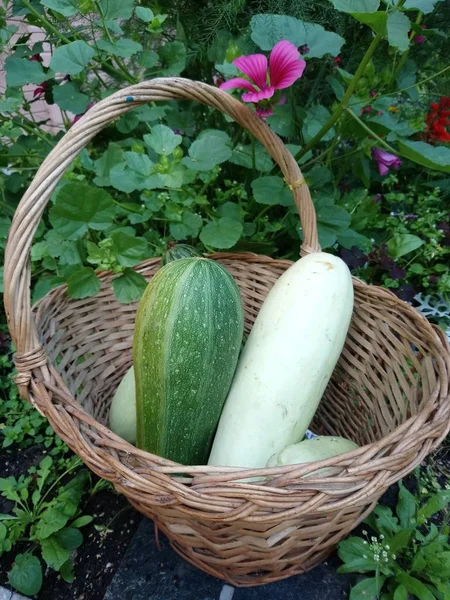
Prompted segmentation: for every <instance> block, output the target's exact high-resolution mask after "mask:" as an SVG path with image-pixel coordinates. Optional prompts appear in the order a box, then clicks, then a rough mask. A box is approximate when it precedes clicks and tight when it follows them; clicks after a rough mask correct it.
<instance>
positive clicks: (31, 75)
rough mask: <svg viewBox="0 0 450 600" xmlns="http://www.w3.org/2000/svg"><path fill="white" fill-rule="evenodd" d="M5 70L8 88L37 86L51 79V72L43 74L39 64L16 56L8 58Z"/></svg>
mask: <svg viewBox="0 0 450 600" xmlns="http://www.w3.org/2000/svg"><path fill="white" fill-rule="evenodd" d="M5 70H6V85H7V86H8V87H22V86H23V85H26V84H27V83H35V84H39V83H42V82H43V81H46V80H47V79H51V78H52V77H53V73H52V72H51V71H49V72H48V73H45V72H44V69H43V68H42V65H41V63H39V62H37V61H35V60H28V59H27V58H17V57H16V56H8V58H7V59H6V60H5ZM3 110H4V109H3Z"/></svg>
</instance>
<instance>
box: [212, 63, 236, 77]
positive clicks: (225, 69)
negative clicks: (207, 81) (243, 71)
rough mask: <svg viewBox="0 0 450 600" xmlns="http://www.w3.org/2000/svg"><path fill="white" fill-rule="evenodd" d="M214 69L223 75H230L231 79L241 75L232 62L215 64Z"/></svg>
mask: <svg viewBox="0 0 450 600" xmlns="http://www.w3.org/2000/svg"><path fill="white" fill-rule="evenodd" d="M214 68H215V69H216V71H219V73H222V75H229V76H230V77H237V76H238V75H239V69H238V68H237V67H236V66H235V65H233V63H230V62H227V61H225V62H223V63H221V64H215V65H214Z"/></svg>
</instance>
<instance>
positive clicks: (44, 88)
mask: <svg viewBox="0 0 450 600" xmlns="http://www.w3.org/2000/svg"><path fill="white" fill-rule="evenodd" d="M47 90H48V81H43V82H42V83H41V85H38V87H37V88H35V89H34V91H33V98H40V97H41V96H42V94H45V92H46V91H47Z"/></svg>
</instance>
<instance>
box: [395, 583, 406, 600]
mask: <svg viewBox="0 0 450 600" xmlns="http://www.w3.org/2000/svg"><path fill="white" fill-rule="evenodd" d="M394 600H408V590H407V589H406V588H405V586H404V585H399V586H398V588H397V589H396V590H395V592H394Z"/></svg>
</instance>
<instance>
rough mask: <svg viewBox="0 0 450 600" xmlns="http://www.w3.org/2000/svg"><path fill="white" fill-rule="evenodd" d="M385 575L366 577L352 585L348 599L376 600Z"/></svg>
mask: <svg viewBox="0 0 450 600" xmlns="http://www.w3.org/2000/svg"><path fill="white" fill-rule="evenodd" d="M385 579H386V578H385V577H382V576H381V577H378V579H377V578H376V577H367V578H366V579H363V580H362V581H360V582H359V583H357V584H356V585H355V586H354V587H352V589H351V591H350V600H378V597H379V596H378V595H379V592H380V590H381V588H382V587H383V583H384V581H385Z"/></svg>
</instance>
